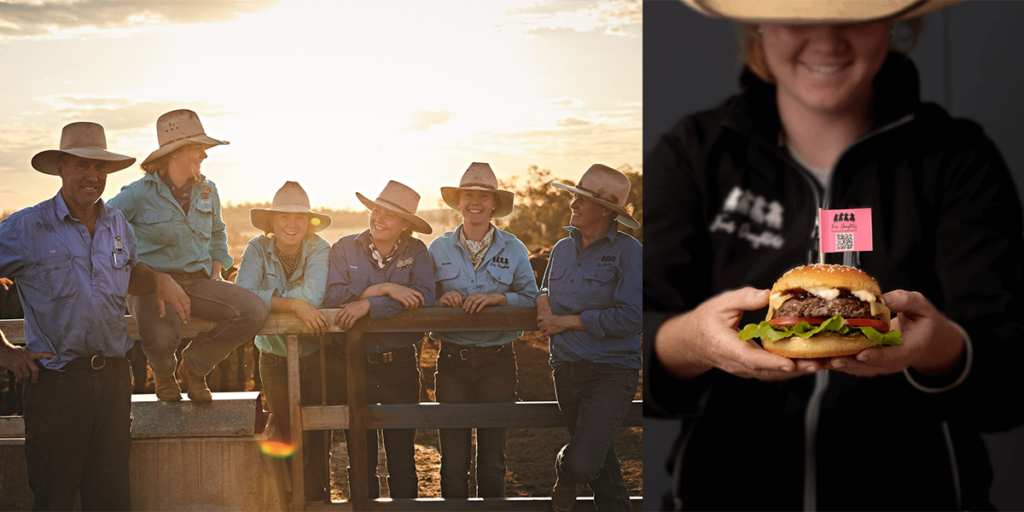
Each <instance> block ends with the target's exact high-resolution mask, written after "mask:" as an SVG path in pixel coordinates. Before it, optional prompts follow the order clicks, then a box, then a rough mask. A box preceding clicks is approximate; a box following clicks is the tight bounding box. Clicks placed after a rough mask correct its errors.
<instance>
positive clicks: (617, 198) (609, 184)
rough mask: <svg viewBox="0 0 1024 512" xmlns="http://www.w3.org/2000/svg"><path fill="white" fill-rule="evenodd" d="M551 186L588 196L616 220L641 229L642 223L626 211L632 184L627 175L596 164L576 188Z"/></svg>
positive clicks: (564, 185)
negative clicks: (607, 210)
mask: <svg viewBox="0 0 1024 512" xmlns="http://www.w3.org/2000/svg"><path fill="white" fill-rule="evenodd" d="M551 186H552V187H555V188H561V189H565V190H569V191H571V192H575V193H577V194H579V195H581V196H586V197H588V198H590V199H591V200H592V201H594V202H596V203H597V204H599V205H601V206H604V207H605V208H609V209H611V210H612V211H614V212H615V213H616V214H617V215H618V216H617V217H616V218H615V220H617V221H619V222H621V223H623V224H625V225H626V226H629V227H631V228H633V229H637V228H639V227H640V223H639V222H637V221H636V219H634V218H633V216H632V215H630V213H629V211H627V210H626V199H627V198H628V197H629V190H630V188H632V184H631V183H630V182H629V178H627V177H626V175H625V174H622V173H621V172H619V171H618V170H616V169H612V168H611V167H608V166H607V165H602V164H594V165H592V166H590V169H587V172H585V173H583V177H581V178H580V181H579V184H578V185H576V186H575V187H572V186H569V185H566V184H564V183H556V182H554V181H552V182H551Z"/></svg>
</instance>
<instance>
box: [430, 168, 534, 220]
mask: <svg viewBox="0 0 1024 512" xmlns="http://www.w3.org/2000/svg"><path fill="white" fill-rule="evenodd" d="M463 190H481V191H484V192H491V193H493V194H494V195H495V199H497V203H498V204H497V205H495V208H494V213H493V214H491V217H492V218H495V219H500V218H501V217H505V216H508V214H510V213H512V208H514V206H515V199H516V195H515V193H513V192H509V191H508V190H501V189H499V188H498V178H496V177H495V176H494V171H492V170H491V166H490V165H488V164H485V163H482V162H473V163H471V164H469V168H468V169H466V172H464V173H462V181H460V182H459V186H458V187H441V199H444V202H445V204H447V205H448V206H450V207H451V208H452V209H455V210H458V209H459V192H460V191H463Z"/></svg>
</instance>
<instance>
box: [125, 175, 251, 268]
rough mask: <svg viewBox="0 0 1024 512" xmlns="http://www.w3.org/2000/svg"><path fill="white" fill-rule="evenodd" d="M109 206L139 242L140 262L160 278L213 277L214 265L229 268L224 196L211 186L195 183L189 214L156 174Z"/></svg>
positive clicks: (129, 188)
mask: <svg viewBox="0 0 1024 512" xmlns="http://www.w3.org/2000/svg"><path fill="white" fill-rule="evenodd" d="M110 204H111V205H113V206H116V207H117V209H119V210H121V212H122V213H124V217H125V218H126V219H128V222H129V223H130V224H131V225H132V229H133V230H134V231H135V237H136V238H137V239H138V241H139V261H141V262H142V263H145V264H146V265H149V266H150V267H153V270H156V271H158V272H199V271H200V270H202V271H205V272H206V275H211V272H212V271H213V260H217V261H219V262H221V265H223V266H224V268H228V267H230V266H231V263H232V259H231V255H230V254H228V235H227V233H226V232H225V227H226V226H225V225H224V220H223V219H222V218H221V214H220V194H218V193H217V186H216V185H214V184H213V182H212V181H210V180H207V179H203V180H195V183H194V184H193V186H192V199H191V201H190V203H189V210H188V211H187V212H186V211H185V210H183V209H182V208H181V204H179V203H178V201H176V200H175V199H174V196H173V195H171V191H170V189H168V188H167V185H166V184H165V183H164V182H163V180H161V179H160V178H159V177H157V176H156V175H155V174H147V175H145V176H144V177H142V178H141V179H139V180H137V181H133V182H132V183H129V184H127V185H125V186H124V187H121V192H118V194H117V195H116V196H114V198H113V199H111V200H110Z"/></svg>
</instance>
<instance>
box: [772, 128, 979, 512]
mask: <svg viewBox="0 0 1024 512" xmlns="http://www.w3.org/2000/svg"><path fill="white" fill-rule="evenodd" d="M913 120H914V114H907V115H906V116H903V117H901V118H900V119H897V120H896V121H893V122H891V123H889V124H887V125H885V126H883V127H881V128H879V129H877V130H873V131H870V132H868V133H865V134H864V135H861V136H860V137H858V138H857V140H855V141H853V143H852V144H850V145H849V146H847V148H846V149H844V150H843V151H842V152H841V153H839V156H838V157H837V158H836V163H835V165H833V166H832V170H831V171H829V173H828V176H826V177H825V192H824V198H823V197H822V196H821V195H820V194H819V193H818V185H817V183H815V182H814V180H815V178H814V176H811V174H810V172H811V171H809V170H807V169H805V168H804V166H802V165H800V164H799V163H797V162H795V161H793V158H791V157H790V156H789V155H788V154H787V155H786V158H787V159H789V161H790V163H792V164H793V166H794V167H796V169H797V171H798V172H799V173H800V175H801V176H803V177H804V179H805V180H807V183H808V185H810V187H811V191H812V192H813V193H814V203H815V205H817V206H818V207H819V208H821V209H822V210H827V209H828V198H829V192H830V191H831V189H832V175H833V174H834V172H835V170H836V169H837V168H838V167H839V162H841V161H842V160H843V157H844V156H846V154H847V153H849V151H850V149H852V148H853V147H855V146H857V145H858V144H861V143H862V142H864V141H866V140H868V139H870V138H872V137H875V136H877V135H880V134H882V133H885V132H887V131H890V130H892V129H894V128H897V127H899V126H902V125H904V124H907V123H909V122H911V121H913ZM812 214H813V216H814V219H815V221H814V223H813V224H812V228H811V234H810V237H811V240H812V242H813V240H815V239H816V238H817V236H818V230H819V228H818V217H819V216H818V212H817V211H814V212H812ZM814 252H815V251H814V250H813V249H812V250H811V251H810V254H808V257H807V259H808V263H809V262H811V261H812V260H813V254H814ZM852 257H853V253H844V254H843V263H844V264H846V265H851V264H852V263H853V262H852V259H853V258H852ZM858 260H859V258H858ZM819 263H823V262H819ZM828 382H829V374H828V372H818V373H817V374H815V376H814V391H812V392H811V398H810V400H809V401H808V403H807V410H806V411H805V413H804V510H805V511H807V512H810V511H814V510H817V509H818V464H817V462H818V461H817V442H818V423H819V420H820V419H821V401H822V399H823V398H824V397H825V392H826V391H827V390H828ZM958 501H959V499H958Z"/></svg>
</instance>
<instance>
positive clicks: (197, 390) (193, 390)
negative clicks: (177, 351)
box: [178, 361, 213, 404]
mask: <svg viewBox="0 0 1024 512" xmlns="http://www.w3.org/2000/svg"><path fill="white" fill-rule="evenodd" d="M178 374H179V375H181V380H182V382H184V384H185V388H186V389H187V391H188V398H189V399H190V400H192V401H193V402H196V403H198V404H208V403H210V402H213V393H211V392H210V388H209V386H207V385H206V376H205V375H198V374H196V373H195V372H193V371H192V370H190V369H189V367H188V365H187V364H185V361H182V362H181V366H179V367H178Z"/></svg>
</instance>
